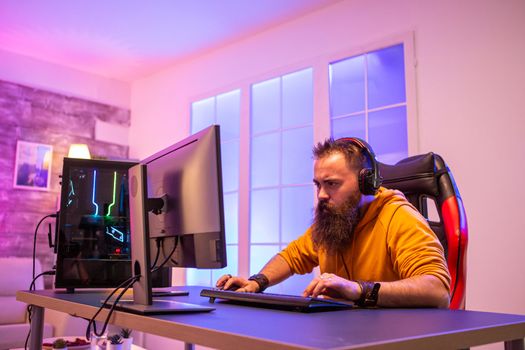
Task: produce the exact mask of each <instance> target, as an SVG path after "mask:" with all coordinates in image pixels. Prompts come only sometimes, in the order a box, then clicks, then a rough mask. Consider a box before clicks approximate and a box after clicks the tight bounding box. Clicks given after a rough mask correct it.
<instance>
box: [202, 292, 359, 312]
mask: <svg viewBox="0 0 525 350" xmlns="http://www.w3.org/2000/svg"><path fill="white" fill-rule="evenodd" d="M201 296H202V297H208V298H210V302H211V303H213V302H215V299H224V300H227V301H229V302H232V303H237V304H243V305H249V306H257V307H267V308H274V309H281V310H290V311H301V312H313V311H328V310H338V309H349V308H352V307H354V303H353V302H351V301H349V302H341V301H336V300H331V299H322V298H311V297H302V296H298V295H286V294H272V293H243V292H235V291H231V290H222V289H216V288H210V289H206V288H205V289H203V290H202V291H201Z"/></svg>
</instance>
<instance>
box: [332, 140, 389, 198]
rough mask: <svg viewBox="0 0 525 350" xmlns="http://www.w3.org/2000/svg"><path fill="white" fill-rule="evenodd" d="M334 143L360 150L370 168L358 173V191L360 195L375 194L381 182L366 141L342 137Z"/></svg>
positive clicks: (374, 160)
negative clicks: (343, 143)
mask: <svg viewBox="0 0 525 350" xmlns="http://www.w3.org/2000/svg"><path fill="white" fill-rule="evenodd" d="M335 142H350V143H351V144H352V145H354V146H356V147H357V148H359V149H360V150H361V153H363V154H364V155H365V157H367V158H368V159H369V160H370V162H371V163H372V168H363V169H361V171H360V172H359V190H360V191H361V193H362V194H376V192H377V190H378V189H379V186H381V183H382V182H383V178H382V177H381V174H379V167H378V165H377V160H376V155H375V154H374V151H373V150H372V147H370V145H369V144H368V143H366V141H364V140H362V139H360V138H357V137H342V138H340V139H337V140H335Z"/></svg>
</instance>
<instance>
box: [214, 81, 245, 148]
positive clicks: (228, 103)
mask: <svg viewBox="0 0 525 350" xmlns="http://www.w3.org/2000/svg"><path fill="white" fill-rule="evenodd" d="M240 113H241V90H234V91H231V92H227V93H225V94H222V95H217V124H219V125H220V126H221V141H227V140H230V139H235V138H239V121H240Z"/></svg>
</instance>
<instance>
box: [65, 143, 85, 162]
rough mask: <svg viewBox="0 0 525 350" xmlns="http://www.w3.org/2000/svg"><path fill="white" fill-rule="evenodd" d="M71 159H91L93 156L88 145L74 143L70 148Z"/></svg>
mask: <svg viewBox="0 0 525 350" xmlns="http://www.w3.org/2000/svg"><path fill="white" fill-rule="evenodd" d="M67 156H68V157H69V158H82V159H91V154H90V153H89V148H88V145H86V144H85V143H73V144H71V146H69V153H68V154H67Z"/></svg>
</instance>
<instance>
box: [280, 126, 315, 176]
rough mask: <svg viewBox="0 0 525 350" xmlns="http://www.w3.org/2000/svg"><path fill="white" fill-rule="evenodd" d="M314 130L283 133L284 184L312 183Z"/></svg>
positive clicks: (310, 128)
mask: <svg viewBox="0 0 525 350" xmlns="http://www.w3.org/2000/svg"><path fill="white" fill-rule="evenodd" d="M312 145H313V128H312V127H306V128H300V129H291V130H286V131H283V149H282V180H281V182H282V184H283V185H287V184H304V183H311V181H312V178H313V169H312Z"/></svg>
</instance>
